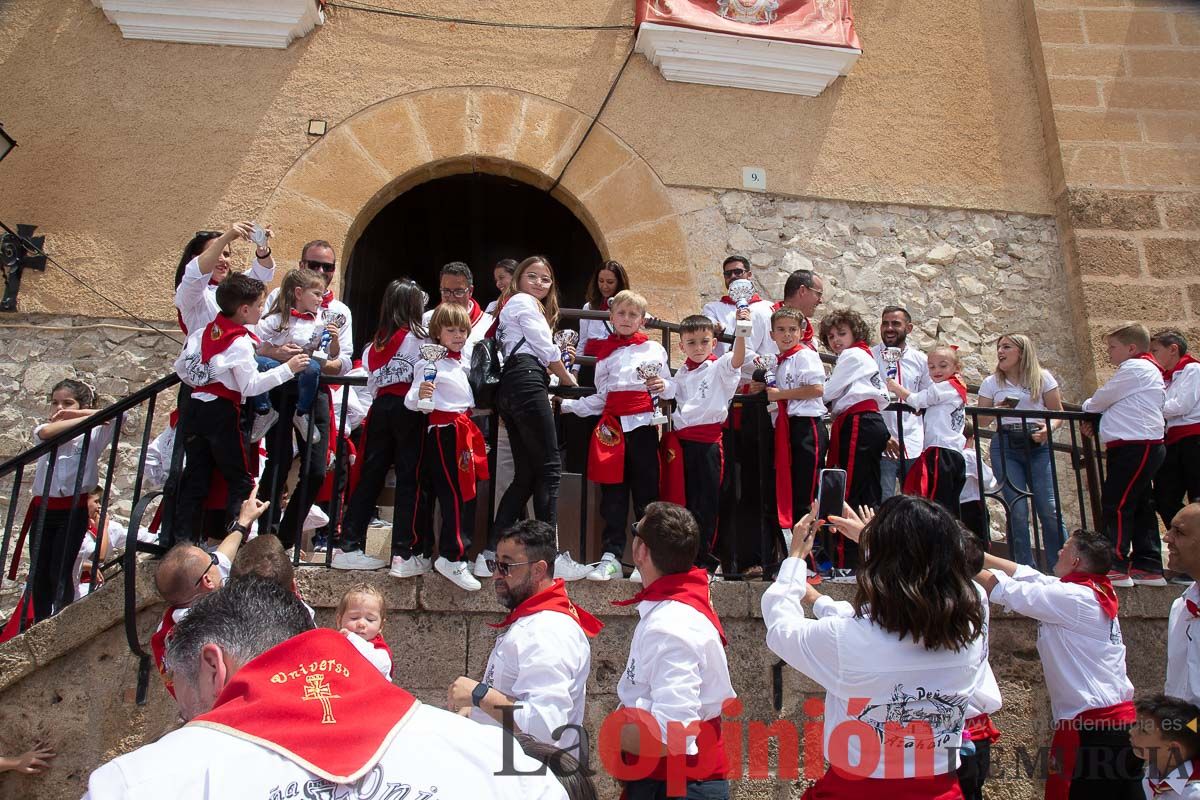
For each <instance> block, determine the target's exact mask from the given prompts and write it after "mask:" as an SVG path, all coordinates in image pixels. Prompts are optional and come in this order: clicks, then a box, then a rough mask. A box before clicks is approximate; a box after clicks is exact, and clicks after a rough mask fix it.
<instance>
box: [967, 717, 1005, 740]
mask: <svg viewBox="0 0 1200 800" xmlns="http://www.w3.org/2000/svg"><path fill="white" fill-rule="evenodd" d="M963 732H964V733H965V734H966V738H968V739H970V740H971V741H972V742H987V743H988V744H994V743H995V742H996V741H998V740H999V739H1000V729H999V728H997V727H996V726H995V724H993V723H992V718H991V716H990V715H988V714H980V715H979V716H977V717H971V718H970V719H969V720H967V722H966V727H965V728H964V729H963Z"/></svg>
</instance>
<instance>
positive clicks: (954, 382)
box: [897, 362, 967, 403]
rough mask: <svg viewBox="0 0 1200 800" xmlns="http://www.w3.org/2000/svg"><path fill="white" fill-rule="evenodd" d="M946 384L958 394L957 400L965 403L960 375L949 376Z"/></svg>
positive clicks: (965, 390) (964, 390) (963, 387)
mask: <svg viewBox="0 0 1200 800" xmlns="http://www.w3.org/2000/svg"><path fill="white" fill-rule="evenodd" d="M897 363H898V362H897ZM946 383H948V384H950V385H951V386H953V387H954V391H956V392H958V396H959V399H961V400H962V401H963V402H964V403H965V402H967V385H966V384H965V383H963V379H962V376H961V375H959V374H957V373H955V374H954V375H951V376H950V380H948V381H946Z"/></svg>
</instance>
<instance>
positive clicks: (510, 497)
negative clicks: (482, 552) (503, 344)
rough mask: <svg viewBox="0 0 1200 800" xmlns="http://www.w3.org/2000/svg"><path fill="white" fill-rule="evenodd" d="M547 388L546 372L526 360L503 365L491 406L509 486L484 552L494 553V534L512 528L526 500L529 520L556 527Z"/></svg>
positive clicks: (553, 438) (554, 446)
mask: <svg viewBox="0 0 1200 800" xmlns="http://www.w3.org/2000/svg"><path fill="white" fill-rule="evenodd" d="M549 386H550V376H549V375H548V374H547V373H546V368H545V367H543V366H542V365H541V362H539V361H538V360H537V359H536V358H535V357H533V356H531V355H525V354H521V355H517V356H513V357H512V358H510V359H509V360H508V361H507V362H506V363H505V365H504V372H503V374H502V375H501V376H500V390H499V396H498V399H497V405H498V406H499V411H500V417H501V419H503V420H504V427H505V429H506V430H507V431H508V439H509V443H510V444H511V445H512V454H513V480H512V483H511V484H509V487H508V490H507V491H506V492H505V493H504V497H502V498H500V506H499V507H498V508H497V509H496V522H495V524H494V525H492V533H491V537H490V539H489V541H488V549H489V550H495V549H496V542H497V540H499V538H500V534H501V533H502V532H504V531H506V530H508V529H509V528H511V527H512V526H513V524H514V523H515V522H516V521H517V518H518V517H519V516H520V514H521V510H522V509H524V508H525V504H526V503H528V502H529V500H530V498H532V499H533V515H534V517H536V518H537V519H539V520H541V521H542V522H548V523H550V524H551V525H556V524H557V523H558V485H559V481H560V479H561V476H562V463H561V461H560V460H559V455H558V434H557V432H556V430H555V427H554V412H553V411H551V409H550V400H549V396H548V395H547V394H546V390H547V388H549Z"/></svg>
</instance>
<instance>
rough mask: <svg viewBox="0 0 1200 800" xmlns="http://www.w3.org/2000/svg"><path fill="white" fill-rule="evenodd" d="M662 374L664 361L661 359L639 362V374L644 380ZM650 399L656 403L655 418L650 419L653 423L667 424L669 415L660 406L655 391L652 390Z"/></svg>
mask: <svg viewBox="0 0 1200 800" xmlns="http://www.w3.org/2000/svg"><path fill="white" fill-rule="evenodd" d="M660 374H662V363H661V362H659V361H644V362H642V363H641V364H638V368H637V376H638V377H639V378H641V379H642V380H643V381H649V380H651V379H652V378H657V377H658V376H659V375H660ZM650 400H651V402H653V403H654V418H653V419H651V420H650V424H651V425H666V424H667V417H666V415H665V414H663V413H662V410H661V409H660V408H659V407H658V397H657V395H655V393H654V392H650Z"/></svg>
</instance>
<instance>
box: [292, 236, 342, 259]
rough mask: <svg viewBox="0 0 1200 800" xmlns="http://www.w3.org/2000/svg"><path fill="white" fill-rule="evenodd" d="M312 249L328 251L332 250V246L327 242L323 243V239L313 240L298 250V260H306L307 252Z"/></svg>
mask: <svg viewBox="0 0 1200 800" xmlns="http://www.w3.org/2000/svg"><path fill="white" fill-rule="evenodd" d="M313 247H328V248H329V249H330V250H333V245H331V244H330V243H329V242H327V241H325V240H324V239H313V240H312V241H311V242H308V243H307V244H305V245H304V247H301V248H300V260H301V261H307V260H308V251H309V249H310V248H313ZM334 252H335V254H336V252H337V251H334ZM335 258H336V255H335Z"/></svg>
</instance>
